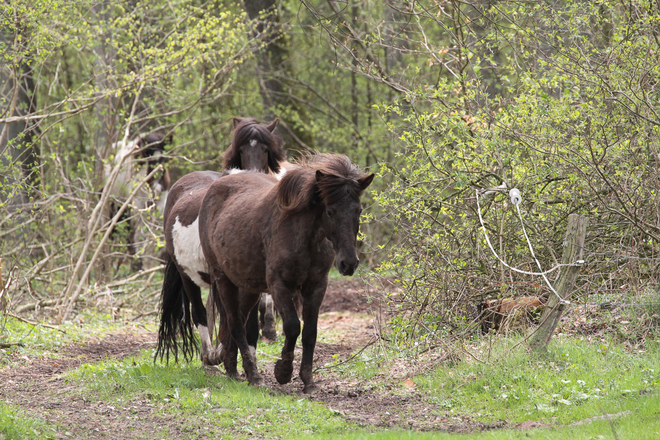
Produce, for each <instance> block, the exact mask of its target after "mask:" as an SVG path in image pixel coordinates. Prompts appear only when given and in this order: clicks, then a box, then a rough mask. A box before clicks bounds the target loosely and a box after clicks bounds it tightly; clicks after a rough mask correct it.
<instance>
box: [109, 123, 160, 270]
mask: <svg viewBox="0 0 660 440" xmlns="http://www.w3.org/2000/svg"><path fill="white" fill-rule="evenodd" d="M171 143H172V136H171V135H170V136H164V135H163V134H161V133H157V132H154V133H149V134H146V135H140V136H137V137H136V138H134V139H132V140H129V141H127V142H124V141H119V142H116V143H115V144H113V146H112V147H113V151H114V158H113V159H112V161H111V162H109V163H106V164H105V167H104V176H105V180H106V182H107V181H108V179H110V178H111V175H112V172H113V170H114V169H115V168H116V167H120V168H119V171H118V173H117V175H116V178H115V179H114V181H113V182H112V184H111V186H110V188H109V192H110V198H109V200H108V203H106V205H105V206H104V207H103V210H104V219H105V220H106V221H107V220H109V219H110V218H112V217H113V216H114V214H115V213H116V212H117V211H118V210H119V208H120V207H121V206H122V205H123V204H124V203H126V201H127V200H128V197H129V195H130V194H131V193H132V192H133V190H134V189H135V187H136V186H137V185H139V184H140V183H142V182H144V184H143V185H142V187H141V188H140V190H139V191H138V192H137V193H136V195H135V196H134V198H133V200H132V201H131V204H130V206H131V208H132V210H131V211H128V212H129V215H130V217H129V219H128V238H127V242H128V252H129V254H130V255H131V256H135V255H137V254H138V253H139V252H140V248H141V246H144V245H145V242H146V243H148V239H147V237H148V235H147V234H146V233H145V231H144V229H145V228H144V227H143V226H144V225H142V222H141V221H140V218H141V217H142V213H143V212H145V211H147V210H149V209H150V208H151V207H156V209H158V210H159V211H160V212H162V211H163V208H164V206H165V200H166V198H167V191H168V189H169V186H170V175H169V172H168V171H167V169H164V170H163V172H162V173H161V174H160V176H158V175H156V176H153V177H151V178H150V179H148V180H147V176H149V174H151V172H152V171H153V170H154V169H155V168H156V167H157V166H158V165H160V164H164V163H165V162H166V157H165V148H166V146H167V145H168V144H171ZM157 176H158V177H157ZM147 247H149V246H148V245H147ZM153 251H155V249H154V250H153ZM149 253H151V252H149ZM150 257H153V258H156V257H155V256H150ZM141 266H142V262H141V261H140V260H135V261H134V264H133V267H134V268H135V269H139V268H141Z"/></svg>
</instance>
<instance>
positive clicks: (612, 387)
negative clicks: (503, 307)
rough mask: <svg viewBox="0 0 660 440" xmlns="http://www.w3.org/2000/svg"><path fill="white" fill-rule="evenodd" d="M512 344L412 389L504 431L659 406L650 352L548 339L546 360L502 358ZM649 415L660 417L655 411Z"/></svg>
mask: <svg viewBox="0 0 660 440" xmlns="http://www.w3.org/2000/svg"><path fill="white" fill-rule="evenodd" d="M514 342H515V341H514V340H512V339H511V338H509V339H502V340H500V342H499V343H498V344H497V346H496V347H494V352H492V353H491V359H490V361H487V362H484V363H481V362H477V361H475V360H473V359H471V358H470V359H469V360H466V361H463V362H460V363H457V364H455V365H451V366H441V367H439V368H437V369H436V370H435V371H434V373H433V374H431V375H428V376H425V377H419V378H417V379H416V383H417V385H418V386H419V388H420V389H421V390H423V391H424V392H427V393H428V395H429V399H430V400H431V401H433V402H436V403H439V404H440V405H441V406H443V407H444V408H446V409H448V410H451V411H454V412H457V413H467V414H480V417H482V419H483V420H486V421H488V420H502V419H504V420H508V421H509V422H510V423H512V424H516V423H518V422H522V421H525V420H540V421H546V422H552V423H558V424H569V423H572V422H575V421H579V420H583V419H586V418H589V417H593V416H597V415H599V414H603V412H605V413H618V412H620V411H622V409H621V408H624V407H626V406H627V404H628V403H630V402H632V403H633V406H634V402H636V401H638V400H640V399H643V400H646V399H649V398H650V399H655V400H656V402H659V403H660V401H658V385H659V384H660V350H659V349H658V345H657V344H651V345H649V346H648V348H647V350H644V351H643V352H642V351H633V350H631V349H629V347H627V346H625V345H620V344H614V343H612V344H608V343H595V344H591V343H588V342H587V341H585V340H581V339H556V340H555V341H554V342H553V343H552V344H551V345H550V348H549V351H548V353H547V354H546V355H543V356H537V355H534V354H529V353H527V352H525V351H524V350H521V349H520V348H518V349H515V350H510V347H511V346H512V345H513V343H514ZM656 407H657V408H658V411H659V412H660V405H656Z"/></svg>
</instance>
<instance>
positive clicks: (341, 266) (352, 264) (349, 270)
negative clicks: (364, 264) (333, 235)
mask: <svg viewBox="0 0 660 440" xmlns="http://www.w3.org/2000/svg"><path fill="white" fill-rule="evenodd" d="M358 264H360V259H359V258H355V260H353V261H350V260H344V259H342V260H338V261H337V270H339V273H340V274H342V275H344V276H347V277H350V276H351V275H353V274H354V273H355V270H356V269H357V267H358Z"/></svg>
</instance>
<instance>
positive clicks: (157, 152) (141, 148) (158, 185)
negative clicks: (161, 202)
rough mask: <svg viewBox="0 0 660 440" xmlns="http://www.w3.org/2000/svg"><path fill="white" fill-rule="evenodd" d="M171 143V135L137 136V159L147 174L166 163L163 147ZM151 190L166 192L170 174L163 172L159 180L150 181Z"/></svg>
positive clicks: (150, 134) (151, 134) (152, 134)
mask: <svg viewBox="0 0 660 440" xmlns="http://www.w3.org/2000/svg"><path fill="white" fill-rule="evenodd" d="M171 143H172V135H171V134H170V135H169V136H164V135H163V134H161V133H149V134H147V135H144V136H139V137H138V139H137V147H138V153H137V157H138V158H140V159H142V160H143V161H144V162H146V164H147V174H149V173H151V171H152V170H153V169H154V168H156V167H157V166H158V165H159V164H164V163H165V162H167V158H166V157H165V156H164V153H165V146H166V145H167V144H171ZM149 184H150V185H151V187H152V189H153V190H154V191H155V192H157V193H160V192H162V191H167V189H168V188H169V187H170V174H169V172H168V171H167V169H165V170H163V174H162V176H161V177H160V179H158V180H157V181H156V180H152V181H151V182H149Z"/></svg>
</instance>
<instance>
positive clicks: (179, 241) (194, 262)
mask: <svg viewBox="0 0 660 440" xmlns="http://www.w3.org/2000/svg"><path fill="white" fill-rule="evenodd" d="M172 243H173V244H174V256H175V257H176V261H177V262H178V263H179V265H180V266H181V267H182V268H183V270H184V272H185V273H186V275H188V277H190V279H191V280H193V282H194V283H195V284H197V285H198V286H200V287H203V288H205V289H208V288H209V287H210V286H209V285H208V283H206V282H204V280H202V277H201V276H200V275H199V274H200V273H209V265H208V264H207V263H206V258H204V253H203V252H202V244H201V242H200V241H199V217H197V218H196V219H195V221H194V222H193V223H192V224H191V225H189V226H183V224H181V222H180V221H179V216H177V217H176V220H175V221H174V226H173V227H172Z"/></svg>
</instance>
